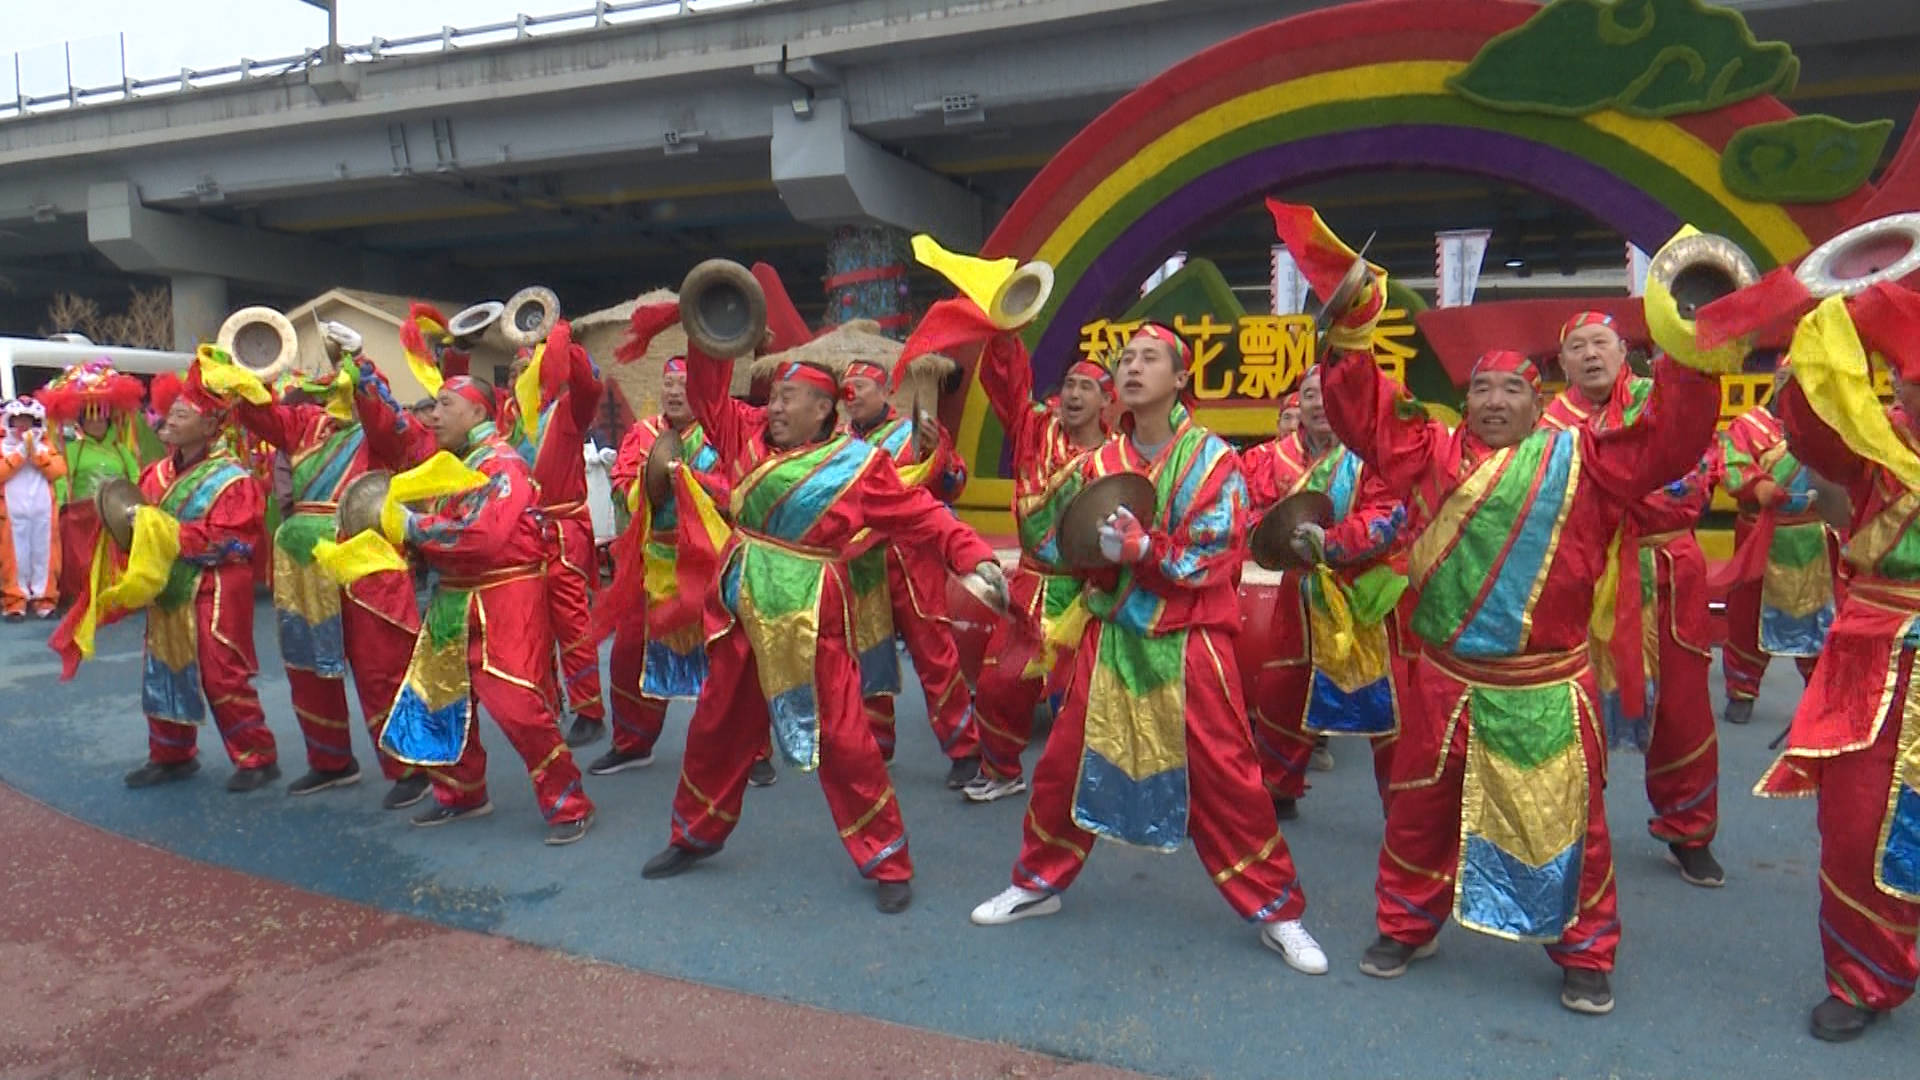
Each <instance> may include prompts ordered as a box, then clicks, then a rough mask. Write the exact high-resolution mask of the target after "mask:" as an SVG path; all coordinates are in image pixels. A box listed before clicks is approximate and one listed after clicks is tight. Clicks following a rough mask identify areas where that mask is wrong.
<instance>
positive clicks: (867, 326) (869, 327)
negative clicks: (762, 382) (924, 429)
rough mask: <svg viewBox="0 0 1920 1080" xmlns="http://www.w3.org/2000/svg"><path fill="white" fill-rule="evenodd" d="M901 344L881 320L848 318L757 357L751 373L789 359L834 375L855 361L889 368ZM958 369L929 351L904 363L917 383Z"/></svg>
mask: <svg viewBox="0 0 1920 1080" xmlns="http://www.w3.org/2000/svg"><path fill="white" fill-rule="evenodd" d="M903 348H904V346H902V345H901V344H900V342H898V341H895V340H893V339H892V338H890V337H887V336H886V335H885V334H882V333H881V332H880V324H879V323H877V322H875V321H873V320H872V319H849V320H848V321H846V322H843V323H841V324H840V325H839V326H836V327H834V328H832V329H831V330H828V331H827V332H826V333H824V334H821V335H820V336H819V337H816V338H814V339H813V340H812V341H809V342H807V343H806V344H804V345H796V346H794V347H793V348H791V349H786V350H783V351H781V352H777V353H769V354H768V355H766V356H762V357H760V358H759V359H757V360H755V361H754V362H753V374H754V377H755V378H759V377H760V376H763V375H767V374H770V373H771V372H772V371H773V369H774V368H776V367H778V366H779V365H781V364H784V363H788V362H790V361H804V362H807V363H813V364H819V365H821V366H823V367H826V368H829V369H831V370H832V371H833V372H834V374H836V375H838V374H839V373H841V372H843V371H845V370H846V369H847V365H849V364H852V363H855V362H856V361H865V362H867V363H870V364H878V365H880V366H881V367H883V368H886V369H887V370H888V371H892V370H893V365H894V364H895V363H897V362H898V361H899V359H900V353H901V350H902V349H903ZM957 370H959V365H958V364H955V363H954V362H953V361H952V360H949V359H947V358H946V357H944V356H937V355H934V354H931V353H929V354H927V355H925V356H917V357H914V359H913V362H912V363H910V364H908V365H907V380H908V381H912V382H916V383H917V382H920V381H922V380H930V381H932V382H933V383H935V384H937V383H938V382H939V381H940V380H941V379H944V378H945V377H946V376H947V375H949V374H951V373H952V372H954V371H957Z"/></svg>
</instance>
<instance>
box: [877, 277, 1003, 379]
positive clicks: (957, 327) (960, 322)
mask: <svg viewBox="0 0 1920 1080" xmlns="http://www.w3.org/2000/svg"><path fill="white" fill-rule="evenodd" d="M1000 332H1001V331H1000V328H999V327H997V326H995V325H993V320H992V319H989V318H987V313H986V312H984V311H982V310H980V305H979V304H976V303H974V302H973V301H972V300H969V299H968V298H966V297H964V296H956V297H953V298H952V299H948V300H941V301H939V302H937V303H935V304H934V305H933V306H932V307H930V308H928V309H927V313H926V314H925V315H923V316H921V318H920V325H918V326H916V327H914V328H913V333H911V334H909V335H907V343H906V346H905V347H904V348H902V349H901V350H900V358H899V359H898V360H895V361H894V363H893V385H894V387H895V388H898V387H899V385H900V380H901V379H903V378H905V377H906V373H907V365H909V364H911V363H912V362H913V361H914V360H915V359H917V358H919V357H922V356H927V355H929V354H938V355H940V356H945V357H948V358H952V357H953V355H954V354H955V353H956V352H959V351H961V350H962V349H964V348H967V347H970V346H974V345H981V344H984V343H985V342H987V341H988V340H989V339H991V338H992V337H993V336H994V335H995V334H998V333H1000Z"/></svg>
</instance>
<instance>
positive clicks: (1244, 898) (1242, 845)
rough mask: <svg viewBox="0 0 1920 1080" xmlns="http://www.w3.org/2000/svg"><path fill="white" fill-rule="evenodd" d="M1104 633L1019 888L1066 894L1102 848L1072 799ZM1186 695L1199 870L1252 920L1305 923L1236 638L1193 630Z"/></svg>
mask: <svg viewBox="0 0 1920 1080" xmlns="http://www.w3.org/2000/svg"><path fill="white" fill-rule="evenodd" d="M1099 629H1100V624H1099V623H1095V624H1094V625H1093V627H1092V628H1091V629H1089V631H1088V634H1087V637H1086V639H1085V640H1084V642H1083V644H1082V645H1081V647H1080V648H1079V649H1077V650H1076V651H1075V652H1074V654H1073V673H1072V675H1071V676H1070V679H1069V681H1068V683H1067V694H1066V702H1065V704H1063V705H1062V706H1061V709H1060V713H1059V715H1058V716H1057V717H1056V718H1055V719H1054V723H1053V734H1052V735H1050V736H1048V737H1047V748H1046V750H1045V751H1044V752H1043V753H1042V754H1041V755H1040V761H1039V764H1037V765H1035V766H1034V769H1033V780H1032V785H1033V786H1032V795H1031V796H1030V797H1029V799H1028V802H1027V816H1026V821H1025V824H1024V826H1023V829H1024V834H1023V841H1022V844H1021V849H1020V858H1019V860H1018V861H1017V862H1015V863H1014V864H1013V883H1014V884H1015V885H1018V886H1020V887H1021V888H1023V889H1037V890H1040V891H1042V892H1050V893H1057V892H1061V891H1064V890H1065V889H1066V888H1067V887H1068V886H1070V885H1072V884H1073V879H1074V878H1076V877H1078V876H1079V875H1080V870H1081V868H1082V867H1084V866H1085V865H1086V862H1087V855H1088V853H1089V852H1090V851H1091V850H1092V847H1093V840H1094V835H1093V834H1092V833H1090V832H1088V831H1086V830H1085V829H1082V828H1080V827H1079V826H1078V825H1075V824H1074V823H1073V798H1074V789H1075V788H1076V787H1077V786H1078V784H1079V779H1080V759H1081V756H1082V753H1083V751H1084V748H1085V744H1086V729H1087V690H1088V686H1089V684H1090V681H1091V679H1092V676H1093V669H1094V660H1095V657H1096V655H1097V653H1098V649H1097V642H1098V640H1099V639H1098V636H1097V635H1098V632H1099ZM1186 695H1187V791H1188V794H1187V798H1188V819H1187V824H1188V832H1189V835H1191V836H1192V837H1193V846H1194V849H1195V850H1196V851H1197V852H1198V853H1199V855H1200V865H1201V866H1202V867H1204V868H1205V869H1206V871H1207V873H1208V874H1210V875H1212V876H1213V881H1214V885H1215V886H1216V887H1217V888H1218V889H1219V890H1220V895H1221V896H1222V897H1224V898H1225V899H1226V901H1227V903H1228V905H1229V906H1231V907H1232V908H1233V910H1234V911H1236V912H1238V913H1239V914H1240V915H1241V916H1242V917H1243V918H1245V919H1247V920H1249V921H1253V922H1273V921H1280V920H1287V919H1298V918H1299V917H1300V915H1301V913H1302V912H1304V911H1305V910H1306V907H1307V895H1306V893H1305V891H1304V890H1302V889H1301V887H1300V882H1299V879H1298V876H1297V875H1296V874H1295V873H1294V868H1293V856H1292V854H1291V853H1290V852H1289V851H1288V850H1287V841H1286V839H1285V838H1284V837H1282V836H1281V835H1280V827H1279V825H1278V823H1276V822H1275V821H1274V817H1273V804H1272V802H1270V801H1269V800H1268V799H1266V798H1265V797H1264V795H1263V794H1262V792H1261V790H1260V767H1259V765H1258V764H1256V763H1255V762H1254V758H1253V741H1252V737H1251V736H1250V735H1249V734H1248V729H1247V720H1246V706H1245V703H1244V702H1243V701H1242V700H1241V696H1240V677H1239V672H1238V670H1237V668H1236V665H1235V661H1234V654H1233V639H1232V636H1231V635H1228V634H1223V633H1221V632H1219V631H1217V630H1199V629H1196V630H1192V631H1189V632H1188V635H1187V655H1186Z"/></svg>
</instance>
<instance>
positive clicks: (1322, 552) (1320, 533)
mask: <svg viewBox="0 0 1920 1080" xmlns="http://www.w3.org/2000/svg"><path fill="white" fill-rule="evenodd" d="M1287 543H1288V544H1289V546H1291V547H1292V548H1293V553H1294V554H1295V555H1298V556H1300V558H1301V559H1303V560H1305V561H1307V562H1309V563H1315V564H1318V563H1322V562H1325V561H1326V559H1327V530H1325V529H1323V528H1321V527H1320V526H1318V525H1315V524H1314V523H1313V522H1311V521H1303V522H1301V523H1300V524H1298V525H1295V526H1294V527H1293V536H1292V537H1291V538H1290V539H1289V540H1288V541H1287Z"/></svg>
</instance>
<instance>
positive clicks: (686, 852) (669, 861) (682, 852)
mask: <svg viewBox="0 0 1920 1080" xmlns="http://www.w3.org/2000/svg"><path fill="white" fill-rule="evenodd" d="M719 853H720V849H719V848H713V849H712V850H710V851H695V850H693V849H692V848H683V847H680V846H678V845H677V844H668V845H667V850H665V851H663V852H661V853H660V854H658V855H655V856H654V857H653V858H651V859H648V860H647V862H646V865H645V866H642V867H641V868H640V876H641V877H643V878H647V879H648V880H655V879H658V878H667V877H672V876H674V875H675V874H683V873H685V872H686V871H687V870H689V869H691V868H692V866H693V864H694V863H697V862H699V861H700V860H701V859H704V858H707V857H708V856H711V855H718V854H719Z"/></svg>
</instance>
